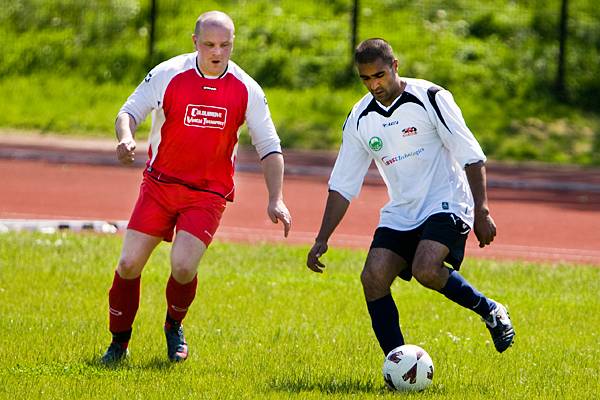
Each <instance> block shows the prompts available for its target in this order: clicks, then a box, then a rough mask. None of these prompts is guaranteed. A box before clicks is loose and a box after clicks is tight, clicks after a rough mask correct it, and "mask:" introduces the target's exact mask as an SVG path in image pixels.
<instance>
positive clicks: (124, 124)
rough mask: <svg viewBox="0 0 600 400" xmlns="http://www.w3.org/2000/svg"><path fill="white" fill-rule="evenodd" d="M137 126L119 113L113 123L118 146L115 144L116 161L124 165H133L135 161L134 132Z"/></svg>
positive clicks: (130, 118)
mask: <svg viewBox="0 0 600 400" xmlns="http://www.w3.org/2000/svg"><path fill="white" fill-rule="evenodd" d="M136 129H137V124H136V122H135V119H134V118H133V117H132V116H131V115H129V114H127V113H121V114H119V116H118V117H117V120H116V121H115V132H116V134H117V139H118V140H119V144H117V149H116V150H117V159H118V160H119V161H120V162H121V163H122V164H125V165H128V164H131V163H133V161H134V160H135V147H136V143H135V139H134V136H135V131H136Z"/></svg>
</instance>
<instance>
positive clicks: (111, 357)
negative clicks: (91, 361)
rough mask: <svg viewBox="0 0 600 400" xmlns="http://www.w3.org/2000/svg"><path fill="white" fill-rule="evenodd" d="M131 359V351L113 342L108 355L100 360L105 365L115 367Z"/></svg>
mask: <svg viewBox="0 0 600 400" xmlns="http://www.w3.org/2000/svg"><path fill="white" fill-rule="evenodd" d="M127 357H129V349H128V348H127V347H123V346H122V345H121V344H120V343H117V342H112V343H111V344H110V346H108V349H107V350H106V353H104V355H103V356H102V358H101V359H100V362H101V363H102V364H104V365H115V364H118V363H120V362H121V361H123V360H125V359H126V358H127Z"/></svg>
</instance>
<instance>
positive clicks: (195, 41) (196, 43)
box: [192, 33, 198, 49]
mask: <svg viewBox="0 0 600 400" xmlns="http://www.w3.org/2000/svg"><path fill="white" fill-rule="evenodd" d="M192 42H194V48H195V49H197V48H198V36H196V34H195V33H192Z"/></svg>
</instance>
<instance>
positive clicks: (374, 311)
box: [367, 294, 404, 355]
mask: <svg viewBox="0 0 600 400" xmlns="http://www.w3.org/2000/svg"><path fill="white" fill-rule="evenodd" d="M367 308H368V309H369V315H370V316H371V325H372V326H373V331H374V332H375V336H377V340H378V341H379V346H381V350H383V353H384V355H387V354H388V353H389V352H390V351H392V350H393V349H395V348H396V347H398V346H401V345H403V344H404V337H403V336H402V331H401V330H400V322H399V317H398V309H397V308H396V303H394V299H393V297H392V295H391V294H388V295H387V296H384V297H382V298H380V299H377V300H373V301H367Z"/></svg>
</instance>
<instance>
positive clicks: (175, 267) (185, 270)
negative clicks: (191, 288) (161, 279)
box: [171, 262, 198, 283]
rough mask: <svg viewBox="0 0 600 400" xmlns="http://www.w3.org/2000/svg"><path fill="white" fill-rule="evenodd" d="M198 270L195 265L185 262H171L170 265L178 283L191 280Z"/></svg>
mask: <svg viewBox="0 0 600 400" xmlns="http://www.w3.org/2000/svg"><path fill="white" fill-rule="evenodd" d="M197 271H198V268H197V266H195V265H191V264H190V263H185V262H173V263H172V265H171V274H172V275H173V278H175V280H176V281H177V282H179V283H188V282H191V281H192V280H193V279H194V277H195V276H196V273H197Z"/></svg>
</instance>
